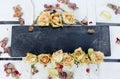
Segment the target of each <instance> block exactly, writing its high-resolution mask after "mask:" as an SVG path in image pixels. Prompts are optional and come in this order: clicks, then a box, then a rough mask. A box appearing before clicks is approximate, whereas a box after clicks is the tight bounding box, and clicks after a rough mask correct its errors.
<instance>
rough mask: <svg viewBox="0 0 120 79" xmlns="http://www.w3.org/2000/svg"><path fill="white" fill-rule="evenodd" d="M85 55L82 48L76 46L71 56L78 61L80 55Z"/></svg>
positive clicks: (80, 57)
mask: <svg viewBox="0 0 120 79" xmlns="http://www.w3.org/2000/svg"><path fill="white" fill-rule="evenodd" d="M84 55H85V52H84V51H83V50H82V48H77V49H75V51H74V53H73V57H74V59H75V60H76V61H78V62H79V61H80V60H81V59H82V57H83V56H84Z"/></svg>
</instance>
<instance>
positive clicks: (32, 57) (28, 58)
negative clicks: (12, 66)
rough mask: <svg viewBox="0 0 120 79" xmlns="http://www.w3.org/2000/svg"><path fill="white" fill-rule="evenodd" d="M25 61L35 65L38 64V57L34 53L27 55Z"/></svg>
mask: <svg viewBox="0 0 120 79" xmlns="http://www.w3.org/2000/svg"><path fill="white" fill-rule="evenodd" d="M24 60H25V61H26V62H29V63H30V64H35V63H36V62H37V56H36V55H34V54H32V53H27V56H26V57H25V59H24Z"/></svg>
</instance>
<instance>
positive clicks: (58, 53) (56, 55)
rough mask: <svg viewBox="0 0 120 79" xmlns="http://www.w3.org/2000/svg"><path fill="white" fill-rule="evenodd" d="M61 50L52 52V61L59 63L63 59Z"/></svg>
mask: <svg viewBox="0 0 120 79" xmlns="http://www.w3.org/2000/svg"><path fill="white" fill-rule="evenodd" d="M63 55H64V54H63V50H58V51H56V52H54V53H53V54H52V58H51V59H52V61H53V62H55V63H60V62H61V61H62V59H63Z"/></svg>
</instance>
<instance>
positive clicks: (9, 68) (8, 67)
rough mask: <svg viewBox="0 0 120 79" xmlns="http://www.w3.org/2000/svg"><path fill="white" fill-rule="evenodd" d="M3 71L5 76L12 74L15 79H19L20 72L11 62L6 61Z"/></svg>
mask: <svg viewBox="0 0 120 79" xmlns="http://www.w3.org/2000/svg"><path fill="white" fill-rule="evenodd" d="M4 71H5V72H6V76H10V75H11V76H12V77H13V78H15V79H19V77H20V76H21V74H20V72H19V71H18V70H17V69H16V68H15V66H14V65H13V64H12V63H7V64H5V65H4Z"/></svg>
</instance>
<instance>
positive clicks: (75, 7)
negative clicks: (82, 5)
mask: <svg viewBox="0 0 120 79" xmlns="http://www.w3.org/2000/svg"><path fill="white" fill-rule="evenodd" d="M68 7H69V8H71V9H73V10H75V9H78V7H77V5H76V3H71V2H69V3H68Z"/></svg>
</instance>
